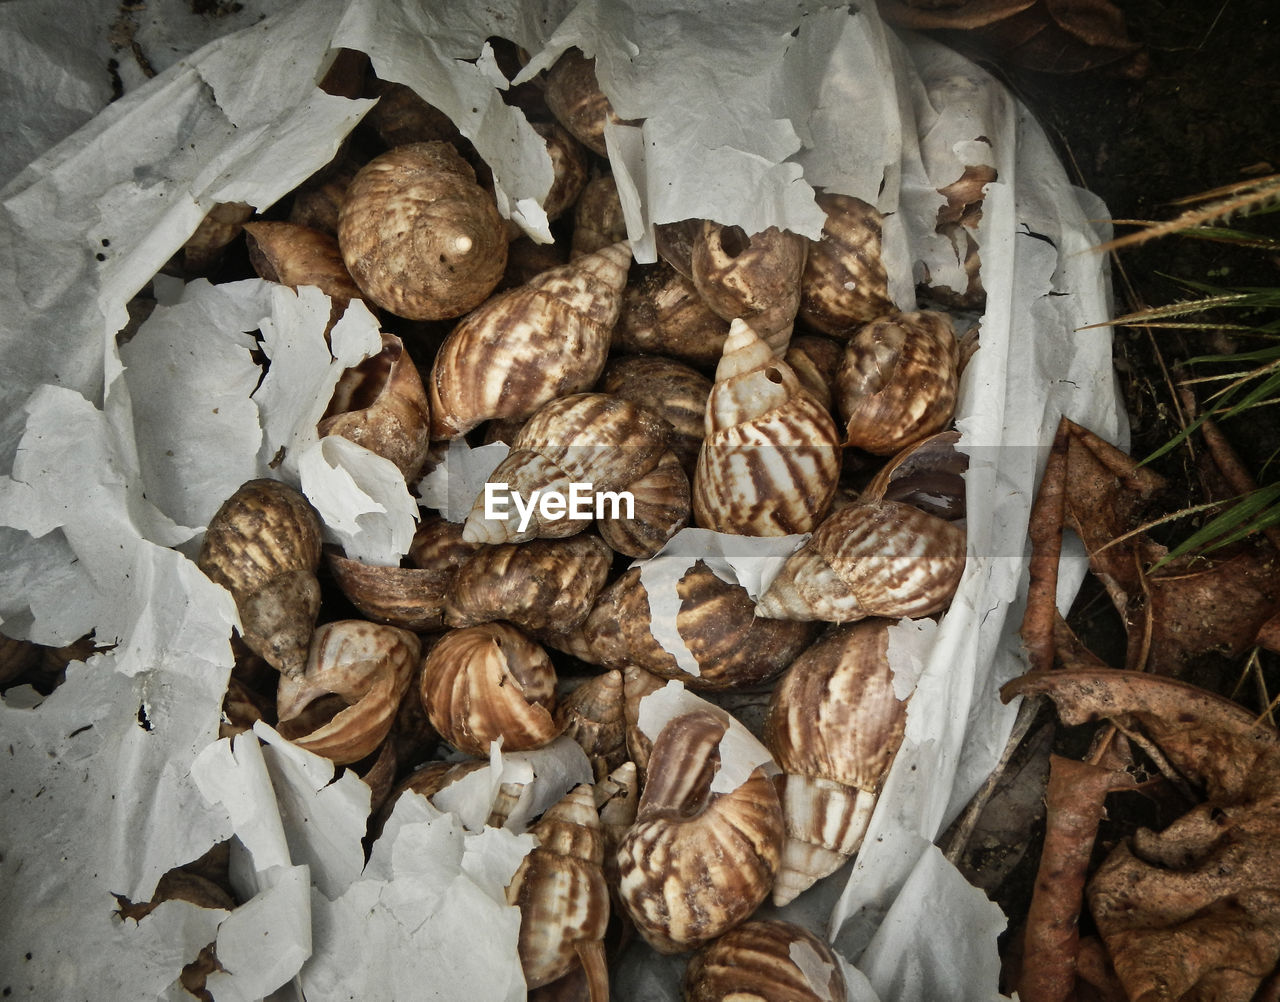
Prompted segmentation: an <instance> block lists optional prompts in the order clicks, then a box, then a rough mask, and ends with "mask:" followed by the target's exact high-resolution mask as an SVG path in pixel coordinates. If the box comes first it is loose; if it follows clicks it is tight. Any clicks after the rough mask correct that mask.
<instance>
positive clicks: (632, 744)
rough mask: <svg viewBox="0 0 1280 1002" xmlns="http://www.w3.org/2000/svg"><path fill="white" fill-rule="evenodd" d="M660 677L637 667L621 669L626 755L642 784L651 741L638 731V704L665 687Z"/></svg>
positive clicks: (650, 751)
mask: <svg viewBox="0 0 1280 1002" xmlns="http://www.w3.org/2000/svg"><path fill="white" fill-rule="evenodd" d="M666 684H667V683H666V680H665V679H664V678H662V676H661V675H655V674H654V673H653V672H651V671H645V670H644V669H643V668H641V667H639V666H638V665H632V664H629V665H626V666H625V667H624V668H623V669H622V696H623V701H622V709H623V712H624V713H625V714H626V717H627V754H628V755H629V756H631V761H632V762H634V763H635V765H636V771H637V772H638V773H639V774H640V781H641V783H642V784H643V782H644V776H645V771H646V770H647V769H648V768H649V756H650V755H651V754H652V753H653V741H652V740H650V738H649V736H648V735H647V734H645V732H644V731H642V730H640V704H641V703H642V702H643V701H644V698H645V696H647V695H649V694H650V693H651V692H657V691H658V690H659V689H661V688H662V687H663V686H665V685H666Z"/></svg>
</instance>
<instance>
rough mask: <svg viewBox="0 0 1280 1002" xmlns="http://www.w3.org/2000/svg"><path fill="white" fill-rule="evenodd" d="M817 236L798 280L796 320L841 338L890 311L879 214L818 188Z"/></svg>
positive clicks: (858, 201) (848, 197)
mask: <svg viewBox="0 0 1280 1002" xmlns="http://www.w3.org/2000/svg"><path fill="white" fill-rule="evenodd" d="M817 202H818V206H819V207H820V208H821V209H822V211H823V212H825V213H826V214H827V219H826V222H824V223H823V224H822V238H821V239H820V240H816V241H812V242H810V244H809V257H808V261H807V262H806V264H805V266H804V277H803V278H802V279H801V283H800V290H801V292H800V318H801V319H802V320H804V321H805V322H806V323H807V324H809V325H810V326H811V327H813V328H814V329H815V330H819V331H821V332H822V333H824V334H830V335H831V336H832V337H840V338H847V337H849V336H850V334H852V332H853V331H854V330H855V329H857V328H858V327H860V326H861V325H862V324H865V323H870V322H871V321H872V320H875V319H876V318H877V317H882V316H885V315H886V314H888V313H892V312H893V311H894V305H893V301H892V300H891V299H890V298H889V280H888V277H887V275H886V274H885V270H884V262H883V261H882V260H881V259H880V227H881V224H882V221H883V217H882V216H881V215H880V213H879V212H877V211H876V210H875V208H874V207H873V206H870V205H868V204H867V203H866V202H864V201H862V199H860V198H854V197H852V196H850V195H838V194H836V193H835V192H822V193H820V194H819V195H818V197H817Z"/></svg>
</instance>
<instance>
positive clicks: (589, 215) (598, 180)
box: [569, 174, 627, 258]
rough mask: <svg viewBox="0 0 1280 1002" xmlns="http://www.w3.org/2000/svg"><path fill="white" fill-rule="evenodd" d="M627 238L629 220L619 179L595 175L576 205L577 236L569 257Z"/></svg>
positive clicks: (574, 223) (574, 221) (575, 226)
mask: <svg viewBox="0 0 1280 1002" xmlns="http://www.w3.org/2000/svg"><path fill="white" fill-rule="evenodd" d="M626 239H627V220H626V218H625V217H624V216H623V214H622V200H621V199H620V198H619V197H618V182H617V181H615V180H614V179H613V175H612V174H600V175H598V176H596V177H593V178H592V179H591V180H590V181H588V182H587V183H586V186H585V187H584V188H583V189H582V194H580V195H579V196H578V201H577V202H576V203H575V204H574V207H573V238H572V240H571V241H570V244H569V257H570V258H575V257H581V256H582V255H583V254H591V253H594V252H595V251H598V250H602V249H603V248H605V247H608V246H609V245H610V244H616V243H617V242H618V241H619V240H626Z"/></svg>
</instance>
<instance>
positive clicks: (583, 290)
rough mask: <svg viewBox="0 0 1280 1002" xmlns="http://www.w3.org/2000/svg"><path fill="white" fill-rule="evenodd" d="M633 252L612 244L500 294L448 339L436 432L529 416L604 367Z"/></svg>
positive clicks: (584, 385) (585, 384)
mask: <svg viewBox="0 0 1280 1002" xmlns="http://www.w3.org/2000/svg"><path fill="white" fill-rule="evenodd" d="M630 262H631V252H630V251H629V250H628V249H627V247H626V245H625V244H613V245H612V246H610V247H606V248H604V249H603V250H601V251H597V252H596V253H595V254H588V255H586V256H584V257H580V258H578V259H577V260H576V261H572V262H570V263H569V264H566V265H563V266H561V267H559V268H553V269H552V270H550V271H546V272H543V273H542V274H541V275H539V276H538V277H537V278H535V279H534V280H533V281H531V282H529V283H527V284H525V285H522V286H520V287H519V288H516V289H510V290H508V291H507V292H504V293H500V294H499V295H497V296H494V297H493V298H492V299H491V300H489V301H488V302H487V303H485V304H484V306H482V307H481V308H480V309H478V310H476V311H475V312H474V313H472V314H471V315H470V316H468V317H467V318H466V319H465V320H463V321H462V322H461V323H460V324H458V326H457V327H456V328H454V330H453V332H452V333H451V334H450V335H449V336H448V338H446V339H445V342H444V344H443V345H441V347H440V351H439V354H437V356H436V360H435V364H434V365H433V366H432V369H431V379H430V388H431V412H432V437H433V438H453V437H455V436H457V435H461V434H463V433H465V432H467V431H470V430H471V429H472V428H474V427H475V426H476V425H478V424H480V422H482V421H487V420H490V419H491V418H522V417H528V416H529V415H530V414H532V413H533V412H534V411H536V410H537V409H538V408H539V407H540V406H542V405H543V404H545V403H546V402H547V401H549V400H552V399H554V398H555V397H561V396H565V395H566V394H571V393H577V392H579V391H581V390H587V389H590V388H591V387H592V386H594V385H595V382H596V380H598V379H599V378H600V373H601V372H602V371H603V370H604V363H605V357H606V356H607V355H608V353H609V339H610V333H611V331H612V330H613V325H614V323H615V322H616V321H617V319H618V310H619V309H620V308H621V304H622V289H623V286H624V285H625V284H626V280H627V267H628V265H629V264H630Z"/></svg>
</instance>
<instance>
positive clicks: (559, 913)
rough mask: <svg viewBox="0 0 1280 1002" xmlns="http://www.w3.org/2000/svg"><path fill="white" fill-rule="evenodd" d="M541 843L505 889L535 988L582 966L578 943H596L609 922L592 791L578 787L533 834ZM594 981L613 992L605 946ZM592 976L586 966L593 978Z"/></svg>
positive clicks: (600, 836)
mask: <svg viewBox="0 0 1280 1002" xmlns="http://www.w3.org/2000/svg"><path fill="white" fill-rule="evenodd" d="M531 831H532V832H533V834H534V835H535V836H536V837H537V839H538V846H537V847H536V848H535V849H534V850H533V851H532V852H530V853H529V855H527V856H525V858H524V859H523V860H522V861H521V863H520V866H519V868H518V869H517V870H516V872H515V875H514V876H513V877H512V878H511V883H510V884H508V885H507V903H508V904H513V905H518V906H519V908H520V939H519V943H518V949H519V953H520V964H521V966H522V967H523V968H524V976H525V982H526V984H527V985H528V986H529V987H530V988H538V987H540V986H542V985H545V984H548V983H550V982H552V981H555V980H556V979H557V978H559V977H563V976H564V975H565V974H567V973H568V972H569V970H570V969H571V968H572V967H574V966H575V965H576V964H577V963H579V960H580V956H581V955H582V953H583V952H584V951H582V950H581V949H580V948H579V945H578V944H579V943H588V944H589V943H598V942H599V941H600V940H602V939H603V938H604V932H605V927H606V926H607V925H608V924H609V890H608V888H607V887H606V885H605V880H604V871H603V869H602V867H603V865H604V836H603V834H602V833H601V830H600V818H599V815H597V814H596V805H595V800H594V798H593V797H592V792H591V787H590V786H585V785H584V786H578V787H575V788H574V789H572V790H570V791H569V792H568V793H567V794H566V795H565V796H564V798H563V799H561V800H560V801H559V802H558V803H556V804H554V805H553V806H551V807H550V808H548V809H547V812H546V813H545V814H544V815H543V816H542V820H541V821H539V822H538V823H537V824H536V825H534V826H533V828H532V829H531ZM590 953H594V954H596V955H597V960H598V964H597V970H596V972H595V973H596V975H597V976H601V975H602V976H603V982H604V992H605V997H607V994H608V983H609V976H608V970H607V969H606V968H605V967H604V966H603V960H604V953H603V950H602V949H597V950H592V951H590ZM592 973H593V972H592V971H591V969H590V968H588V975H589V976H590V975H591V974H592Z"/></svg>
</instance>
